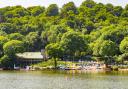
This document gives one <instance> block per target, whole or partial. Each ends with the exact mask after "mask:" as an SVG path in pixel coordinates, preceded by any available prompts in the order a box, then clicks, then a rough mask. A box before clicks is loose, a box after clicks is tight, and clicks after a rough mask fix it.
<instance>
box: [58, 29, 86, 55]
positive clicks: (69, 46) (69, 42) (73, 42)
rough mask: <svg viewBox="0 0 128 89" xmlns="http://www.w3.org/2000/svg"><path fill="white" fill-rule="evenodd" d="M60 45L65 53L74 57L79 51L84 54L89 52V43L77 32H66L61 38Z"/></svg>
mask: <svg viewBox="0 0 128 89" xmlns="http://www.w3.org/2000/svg"><path fill="white" fill-rule="evenodd" d="M60 45H61V46H62V47H63V48H64V53H65V54H66V55H70V56H72V57H74V56H75V53H76V52H77V51H79V52H83V51H86V50H87V47H88V46H87V41H86V40H85V39H84V37H83V36H82V35H81V34H79V33H77V32H72V31H69V32H66V33H64V35H63V36H62V38H61V42H60Z"/></svg>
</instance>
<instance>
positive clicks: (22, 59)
mask: <svg viewBox="0 0 128 89" xmlns="http://www.w3.org/2000/svg"><path fill="white" fill-rule="evenodd" d="M16 56H17V60H16V64H17V65H19V66H22V67H23V66H27V65H31V64H36V63H40V62H42V61H45V59H46V57H45V55H44V54H42V52H24V53H17V54H16Z"/></svg>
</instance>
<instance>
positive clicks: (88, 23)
mask: <svg viewBox="0 0 128 89" xmlns="http://www.w3.org/2000/svg"><path fill="white" fill-rule="evenodd" d="M41 49H45V50H46V54H47V55H49V56H50V57H53V58H60V59H61V60H64V59H74V60H78V59H83V60H88V59H92V60H93V59H94V60H98V59H99V60H104V61H105V62H106V63H109V62H110V61H116V62H123V61H127V60H128V5H126V6H125V7H124V8H123V7H121V6H113V5H112V4H103V3H96V2H94V1H93V0H85V1H83V3H82V4H81V5H80V6H79V7H76V6H75V4H74V3H73V2H69V3H66V4H64V5H63V6H62V7H61V8H59V7H58V6H57V5H56V4H51V5H49V6H48V7H47V8H46V7H43V6H32V7H28V8H24V7H22V6H12V7H10V6H8V7H4V8H0V57H1V59H0V63H1V65H2V66H13V64H14V63H15V59H16V56H15V55H16V53H21V52H37V51H41Z"/></svg>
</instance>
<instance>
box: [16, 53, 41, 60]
mask: <svg viewBox="0 0 128 89" xmlns="http://www.w3.org/2000/svg"><path fill="white" fill-rule="evenodd" d="M16 56H17V57H19V58H24V59H43V55H41V52H24V53H17V54H16Z"/></svg>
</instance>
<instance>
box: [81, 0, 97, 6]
mask: <svg viewBox="0 0 128 89" xmlns="http://www.w3.org/2000/svg"><path fill="white" fill-rule="evenodd" d="M95 5H96V3H95V2H94V1H93V0H85V1H84V2H83V3H82V4H81V6H86V7H88V8H93V7H94V6H95Z"/></svg>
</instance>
